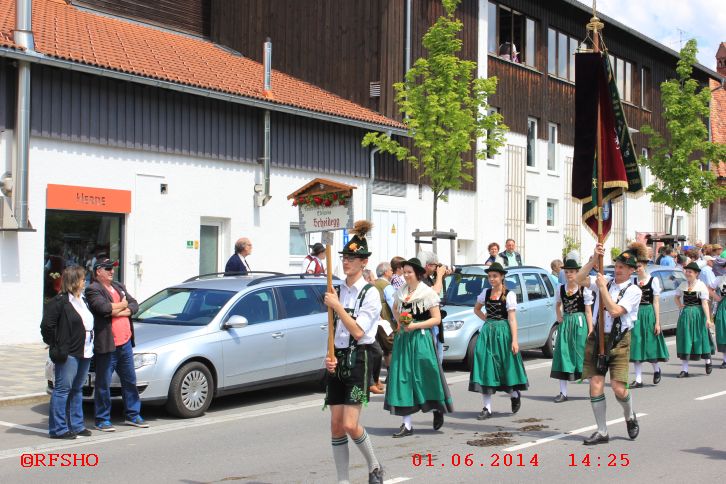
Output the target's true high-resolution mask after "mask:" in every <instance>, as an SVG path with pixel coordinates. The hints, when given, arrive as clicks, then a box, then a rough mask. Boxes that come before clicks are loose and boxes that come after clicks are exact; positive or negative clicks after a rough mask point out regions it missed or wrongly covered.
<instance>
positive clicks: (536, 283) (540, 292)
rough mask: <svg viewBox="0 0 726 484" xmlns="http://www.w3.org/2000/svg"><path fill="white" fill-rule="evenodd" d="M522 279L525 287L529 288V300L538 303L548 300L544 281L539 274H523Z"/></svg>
mask: <svg viewBox="0 0 726 484" xmlns="http://www.w3.org/2000/svg"><path fill="white" fill-rule="evenodd" d="M522 278H523V279H524V287H526V288H527V299H529V300H530V301H537V300H539V299H546V298H547V292H546V291H545V287H544V284H542V279H540V278H539V276H538V275H537V274H522Z"/></svg>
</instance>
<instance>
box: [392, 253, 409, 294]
mask: <svg viewBox="0 0 726 484" xmlns="http://www.w3.org/2000/svg"><path fill="white" fill-rule="evenodd" d="M404 262H406V259H404V258H403V257H401V256H398V255H397V256H396V257H394V258H393V259H391V270H392V271H393V276H392V277H391V285H392V286H393V288H394V289H395V290H399V289H401V288H402V287H403V285H404V284H406V281H405V280H404V279H403V263H404Z"/></svg>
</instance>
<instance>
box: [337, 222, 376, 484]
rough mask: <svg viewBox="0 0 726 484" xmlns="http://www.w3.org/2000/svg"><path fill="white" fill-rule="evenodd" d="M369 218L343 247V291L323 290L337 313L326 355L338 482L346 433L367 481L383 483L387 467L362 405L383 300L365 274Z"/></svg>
mask: <svg viewBox="0 0 726 484" xmlns="http://www.w3.org/2000/svg"><path fill="white" fill-rule="evenodd" d="M370 228H371V223H370V222H368V221H367V220H359V221H357V222H356V223H355V226H354V228H353V231H352V232H353V233H354V234H355V235H354V236H353V237H352V238H351V239H350V241H349V242H348V243H347V244H346V246H345V247H344V248H343V250H342V251H341V252H340V253H341V254H342V256H343V271H344V272H345V280H344V281H343V283H342V284H341V285H340V296H338V294H336V293H335V292H328V293H326V294H325V305H326V306H328V307H329V308H332V309H333V311H334V313H335V319H336V324H335V355H334V356H333V357H332V358H331V357H330V355H328V357H326V358H325V367H326V368H327V370H328V372H329V373H330V374H329V375H328V383H327V388H326V391H325V404H326V405H328V406H330V430H331V437H332V446H333V458H334V460H335V468H336V471H337V474H338V482H348V480H349V479H348V464H349V454H348V436H350V437H351V438H352V439H353V441H354V442H355V443H356V445H357V446H358V449H359V450H360V451H361V453H362V454H363V456H364V457H365V459H366V461H367V462H368V472H369V474H368V482H375V483H380V484H383V468H382V467H381V465H380V463H379V462H378V460H377V459H376V456H375V454H374V453H373V444H372V443H371V439H370V437H369V436H368V433H367V432H366V430H365V428H363V426H361V425H360V423H359V419H360V412H361V405H362V404H367V403H368V397H369V391H370V390H369V380H370V370H371V364H370V363H369V361H370V359H371V355H370V350H371V345H372V344H373V343H374V342H375V338H376V333H377V331H378V320H379V319H380V315H381V300H380V296H379V293H378V291H377V290H376V289H375V287H373V286H372V285H371V284H368V283H367V282H366V281H365V280H364V279H363V269H365V266H366V264H367V263H368V256H370V255H371V253H370V252H369V251H368V242H367V240H366V238H365V234H366V233H367V232H368V231H369V230H370Z"/></svg>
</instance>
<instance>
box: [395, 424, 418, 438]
mask: <svg viewBox="0 0 726 484" xmlns="http://www.w3.org/2000/svg"><path fill="white" fill-rule="evenodd" d="M409 435H413V427H411V428H410V429H407V428H406V426H405V425H401V428H400V429H398V432H396V433H395V434H393V438H394V439H400V438H401V437H408V436H409Z"/></svg>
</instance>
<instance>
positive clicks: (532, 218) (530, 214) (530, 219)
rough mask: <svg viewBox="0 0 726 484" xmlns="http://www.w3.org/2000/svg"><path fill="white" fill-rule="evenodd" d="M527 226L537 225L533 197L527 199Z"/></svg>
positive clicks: (535, 204) (535, 205)
mask: <svg viewBox="0 0 726 484" xmlns="http://www.w3.org/2000/svg"><path fill="white" fill-rule="evenodd" d="M525 220H526V222H527V225H536V224H537V199H536V198H535V197H527V214H526V219H525Z"/></svg>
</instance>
